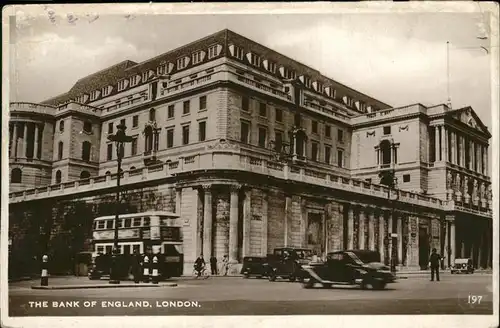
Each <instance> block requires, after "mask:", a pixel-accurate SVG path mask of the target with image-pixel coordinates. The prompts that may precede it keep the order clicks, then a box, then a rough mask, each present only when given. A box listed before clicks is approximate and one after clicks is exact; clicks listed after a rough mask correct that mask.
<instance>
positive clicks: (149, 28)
mask: <svg viewBox="0 0 500 328" xmlns="http://www.w3.org/2000/svg"><path fill="white" fill-rule="evenodd" d="M224 28H229V29H231V30H233V31H234V32H236V33H239V34H242V35H244V36H246V37H248V38H250V39H252V40H254V41H257V42H259V43H261V44H263V45H265V46H267V47H269V48H271V49H274V50H276V51H278V52H280V53H282V54H285V55H287V56H288V57H291V58H293V59H295V60H298V61H299V62H302V63H303V64H306V65H308V66H311V67H313V68H315V69H317V70H319V71H320V72H321V73H323V74H324V75H326V76H328V77H330V78H332V79H334V80H336V81H338V82H341V83H343V84H345V85H347V86H349V87H351V88H354V89H356V90H358V91H360V92H363V93H365V94H367V95H370V96H372V97H374V98H376V99H379V100H381V101H383V102H385V103H388V104H389V105H391V106H394V107H398V106H404V105H408V104H413V103H422V104H424V105H435V104H440V103H446V102H447V86H448V83H447V80H448V79H447V76H448V74H447V58H449V76H450V78H449V80H448V81H449V89H450V95H451V99H452V104H453V107H454V108H459V107H462V106H472V108H473V109H474V110H475V111H476V113H477V114H478V115H479V117H480V119H481V120H482V121H483V123H484V124H486V125H487V126H488V127H489V129H490V131H491V103H490V102H491V84H490V83H491V81H490V80H491V77H490V74H491V72H490V67H491V65H490V62H491V60H492V54H491V47H490V42H491V41H490V40H491V38H489V39H488V40H481V39H478V36H481V37H482V36H489V33H490V31H489V20H488V15H487V14H485V13H481V12H476V13H474V12H472V13H457V14H454V13H406V14H397V15H396V14H383V13H382V14H380V13H376V14H371V13H362V14H360V13H343V14H338V13H324V14H321V13H317V14H253V15H248V14H246V15H242V14H239V15H227V14H226V15H221V14H218V15H215V14H205V15H138V14H137V15H130V16H129V15H125V14H123V13H122V14H117V15H109V14H99V12H98V11H96V12H94V13H89V12H87V14H84V13H81V14H78V15H77V14H75V15H74V16H72V17H68V16H67V13H65V14H64V15H63V14H61V15H59V13H57V12H55V13H54V12H53V11H50V9H45V11H42V12H41V14H40V15H30V14H26V13H22V12H19V14H18V15H17V18H16V28H15V33H14V31H11V37H12V38H13V39H12V43H11V49H10V51H11V52H10V54H11V87H10V101H26V102H40V101H43V100H46V99H48V98H51V97H54V96H57V95H59V94H61V93H64V92H66V91H68V90H69V89H70V88H71V86H72V85H73V84H74V83H75V82H76V81H77V80H78V79H80V78H82V77H85V76H86V75H89V74H91V73H94V72H96V71H99V70H101V69H104V68H106V67H108V66H111V65H113V64H116V63H118V62H120V61H123V60H125V59H129V60H133V61H136V62H141V61H144V60H147V59H149V58H151V57H154V56H156V55H159V54H162V53H164V52H167V51H169V50H171V49H173V48H175V47H178V46H182V45H183V44H186V43H189V42H192V41H195V40H197V39H199V38H202V37H204V36H207V35H209V34H212V33H215V32H217V31H219V30H222V29H224ZM447 41H449V42H450V45H449V56H447V51H446V49H447V46H446V42H447ZM481 46H483V47H485V48H486V49H489V50H490V52H489V53H488V52H487V51H485V50H484V49H482V48H481ZM496 47H498V44H496ZM497 49H498V48H497Z"/></svg>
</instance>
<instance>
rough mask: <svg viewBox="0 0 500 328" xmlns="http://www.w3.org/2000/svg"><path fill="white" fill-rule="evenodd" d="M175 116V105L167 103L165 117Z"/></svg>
mask: <svg viewBox="0 0 500 328" xmlns="http://www.w3.org/2000/svg"><path fill="white" fill-rule="evenodd" d="M174 116H175V105H169V106H168V109H167V118H174Z"/></svg>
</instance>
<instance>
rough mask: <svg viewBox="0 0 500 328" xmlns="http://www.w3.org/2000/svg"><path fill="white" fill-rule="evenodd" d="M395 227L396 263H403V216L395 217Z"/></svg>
mask: <svg viewBox="0 0 500 328" xmlns="http://www.w3.org/2000/svg"><path fill="white" fill-rule="evenodd" d="M396 225H397V226H396V229H397V234H398V264H399V265H403V218H402V217H401V216H397V217H396Z"/></svg>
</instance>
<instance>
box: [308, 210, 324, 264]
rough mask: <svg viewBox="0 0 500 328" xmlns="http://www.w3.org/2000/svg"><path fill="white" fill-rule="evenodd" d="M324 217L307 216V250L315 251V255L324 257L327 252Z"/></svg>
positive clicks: (315, 214) (317, 214) (317, 215)
mask: <svg viewBox="0 0 500 328" xmlns="http://www.w3.org/2000/svg"><path fill="white" fill-rule="evenodd" d="M324 231H325V230H324V225H323V217H322V216H321V214H319V213H309V214H308V215H307V235H306V237H307V248H310V249H312V250H313V254H315V255H318V256H319V255H322V254H323V252H324V251H325V233H324Z"/></svg>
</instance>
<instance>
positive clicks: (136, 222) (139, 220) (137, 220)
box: [132, 218, 142, 227]
mask: <svg viewBox="0 0 500 328" xmlns="http://www.w3.org/2000/svg"><path fill="white" fill-rule="evenodd" d="M141 223H142V218H134V220H133V221H132V226H133V227H140V226H141Z"/></svg>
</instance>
